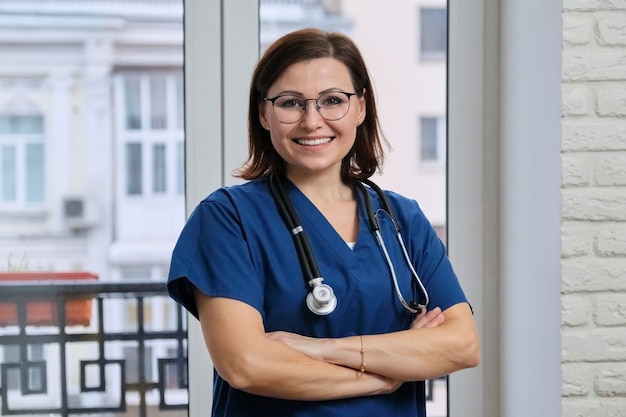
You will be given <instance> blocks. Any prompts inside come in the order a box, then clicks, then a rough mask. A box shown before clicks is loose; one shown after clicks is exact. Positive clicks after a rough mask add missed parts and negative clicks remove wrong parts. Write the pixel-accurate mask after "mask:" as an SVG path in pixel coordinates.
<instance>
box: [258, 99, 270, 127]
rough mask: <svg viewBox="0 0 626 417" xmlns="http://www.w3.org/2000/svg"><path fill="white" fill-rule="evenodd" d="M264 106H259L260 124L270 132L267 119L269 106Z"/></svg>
mask: <svg viewBox="0 0 626 417" xmlns="http://www.w3.org/2000/svg"><path fill="white" fill-rule="evenodd" d="M263 104H265V103H263ZM263 104H261V105H259V122H260V123H261V126H262V127H263V128H264V129H266V130H270V123H269V121H268V119H267V115H266V114H265V112H266V111H267V108H268V107H269V106H264V105H263Z"/></svg>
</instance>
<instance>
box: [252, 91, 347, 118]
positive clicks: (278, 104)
mask: <svg viewBox="0 0 626 417" xmlns="http://www.w3.org/2000/svg"><path fill="white" fill-rule="evenodd" d="M354 95H356V93H346V92H345V91H331V92H329V93H324V94H322V95H321V96H319V97H318V98H303V97H298V96H294V95H291V94H284V95H280V96H276V97H273V98H267V97H263V100H265V101H269V102H270V103H272V108H273V109H274V116H276V118H277V119H278V120H279V121H280V122H282V123H285V124H292V123H297V122H298V121H300V119H302V117H304V113H306V108H307V101H311V100H312V101H314V102H315V108H316V109H317V111H318V112H319V113H320V115H321V116H322V117H323V118H324V119H326V120H329V121H335V120H339V119H341V118H342V117H344V116H345V115H346V114H348V110H350V97H352V96H354Z"/></svg>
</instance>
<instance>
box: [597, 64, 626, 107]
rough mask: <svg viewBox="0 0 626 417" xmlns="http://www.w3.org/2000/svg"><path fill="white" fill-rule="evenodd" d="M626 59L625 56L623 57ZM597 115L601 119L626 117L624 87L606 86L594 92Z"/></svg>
mask: <svg viewBox="0 0 626 417" xmlns="http://www.w3.org/2000/svg"><path fill="white" fill-rule="evenodd" d="M624 58H625V59H626V56H625V57H624ZM596 96H597V98H596V102H597V110H596V111H597V113H598V115H600V116H602V117H623V116H626V86H623V85H622V86H616V85H612V86H606V87H602V88H599V89H598V90H597V92H596Z"/></svg>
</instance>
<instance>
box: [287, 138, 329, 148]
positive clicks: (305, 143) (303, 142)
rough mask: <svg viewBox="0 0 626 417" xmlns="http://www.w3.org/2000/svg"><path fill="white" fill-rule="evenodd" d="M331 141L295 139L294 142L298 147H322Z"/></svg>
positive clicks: (325, 139)
mask: <svg viewBox="0 0 626 417" xmlns="http://www.w3.org/2000/svg"><path fill="white" fill-rule="evenodd" d="M331 140H333V139H332V138H317V139H295V140H294V142H296V143H297V144H298V145H303V146H315V145H323V144H325V143H329V142H330V141H331Z"/></svg>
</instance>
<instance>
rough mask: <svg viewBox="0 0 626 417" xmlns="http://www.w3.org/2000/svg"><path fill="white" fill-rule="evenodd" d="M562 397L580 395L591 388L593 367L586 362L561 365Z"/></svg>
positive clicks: (593, 373) (587, 392)
mask: <svg viewBox="0 0 626 417" xmlns="http://www.w3.org/2000/svg"><path fill="white" fill-rule="evenodd" d="M561 375H562V379H563V390H562V394H563V396H564V397H581V396H585V395H588V394H589V393H590V392H592V390H593V380H594V376H595V368H594V367H593V365H589V364H586V363H582V364H581V363H565V364H563V366H561Z"/></svg>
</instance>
